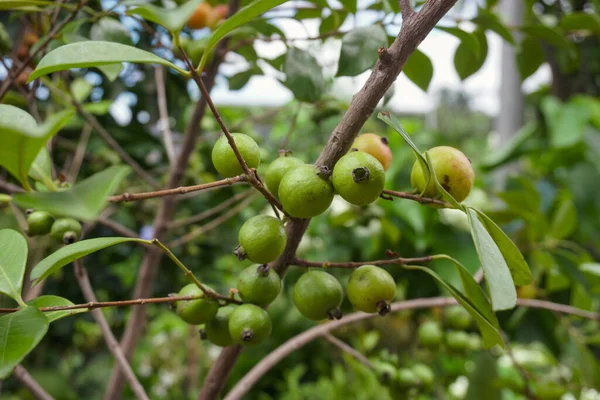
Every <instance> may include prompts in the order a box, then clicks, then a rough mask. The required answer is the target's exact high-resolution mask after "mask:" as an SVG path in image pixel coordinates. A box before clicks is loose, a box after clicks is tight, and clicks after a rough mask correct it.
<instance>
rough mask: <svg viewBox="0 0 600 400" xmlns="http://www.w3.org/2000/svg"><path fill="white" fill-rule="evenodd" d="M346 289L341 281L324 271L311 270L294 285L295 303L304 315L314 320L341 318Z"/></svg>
mask: <svg viewBox="0 0 600 400" xmlns="http://www.w3.org/2000/svg"><path fill="white" fill-rule="evenodd" d="M343 299H344V290H343V289H342V285H341V284H340V282H339V281H338V280H337V279H335V277H333V275H331V274H328V273H327V272H323V271H310V272H307V273H305V274H304V275H302V276H301V277H300V279H298V282H296V286H295V287H294V304H295V305H296V308H297V309H298V311H300V313H302V315H304V316H305V317H306V318H308V319H312V320H313V321H319V320H322V319H325V318H329V319H333V318H337V319H340V318H341V316H342V313H341V311H340V308H339V307H340V305H341V304H342V300H343Z"/></svg>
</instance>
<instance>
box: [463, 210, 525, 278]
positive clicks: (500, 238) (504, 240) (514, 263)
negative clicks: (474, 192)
mask: <svg viewBox="0 0 600 400" xmlns="http://www.w3.org/2000/svg"><path fill="white" fill-rule="evenodd" d="M471 211H474V212H475V213H477V215H478V216H479V221H481V224H482V225H483V226H484V227H485V229H486V230H487V232H488V233H489V235H490V236H491V237H492V239H493V241H494V242H495V243H496V246H497V247H498V249H499V250H500V252H501V253H502V256H503V258H504V260H505V263H506V264H507V266H508V269H509V270H510V274H511V276H512V279H513V281H514V284H515V285H518V286H521V285H529V284H530V283H531V282H533V278H532V276H531V270H530V269H529V265H527V261H525V258H523V254H521V252H520V251H519V249H518V247H517V246H516V245H515V244H514V243H513V241H512V240H510V238H509V237H508V236H506V233H504V232H503V231H502V229H500V227H499V226H498V225H496V223H495V222H494V221H492V220H491V218H490V217H488V216H487V215H485V214H484V213H483V212H481V211H479V210H477V209H474V208H471ZM484 272H485V270H484Z"/></svg>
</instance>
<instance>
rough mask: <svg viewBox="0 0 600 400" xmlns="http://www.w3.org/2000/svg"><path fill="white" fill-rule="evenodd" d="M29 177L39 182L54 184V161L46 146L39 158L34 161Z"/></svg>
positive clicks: (41, 150)
mask: <svg viewBox="0 0 600 400" xmlns="http://www.w3.org/2000/svg"><path fill="white" fill-rule="evenodd" d="M29 176H30V177H31V178H32V179H35V180H36V181H38V182H43V183H51V182H52V160H51V159H50V153H49V152H48V149H47V148H46V147H45V146H44V147H42V148H41V149H40V152H39V153H38V155H37V157H36V158H35V160H33V164H31V167H30V168H29Z"/></svg>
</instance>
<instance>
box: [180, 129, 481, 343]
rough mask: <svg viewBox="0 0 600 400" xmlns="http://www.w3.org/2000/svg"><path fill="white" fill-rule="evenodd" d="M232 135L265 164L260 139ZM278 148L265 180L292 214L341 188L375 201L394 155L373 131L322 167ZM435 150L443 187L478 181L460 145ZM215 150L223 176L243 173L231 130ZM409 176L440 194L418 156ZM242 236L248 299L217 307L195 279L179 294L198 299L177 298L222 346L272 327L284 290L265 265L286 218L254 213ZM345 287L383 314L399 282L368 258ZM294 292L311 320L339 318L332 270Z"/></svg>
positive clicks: (279, 243)
mask: <svg viewBox="0 0 600 400" xmlns="http://www.w3.org/2000/svg"><path fill="white" fill-rule="evenodd" d="M231 136H232V139H233V140H234V142H235V144H236V147H237V149H238V150H239V153H240V155H241V156H242V158H243V159H244V160H245V162H246V164H247V166H248V167H249V168H257V167H258V165H259V164H260V148H259V146H258V144H257V143H256V142H255V141H254V140H253V139H252V138H251V137H249V136H247V135H244V134H242V133H233V134H232V135H231ZM280 155H281V157H279V158H278V159H276V160H275V161H274V162H273V163H271V165H270V166H269V167H268V169H267V171H266V176H265V181H266V185H267V188H268V189H269V191H271V193H272V194H273V195H274V196H275V197H277V198H279V200H280V201H281V204H282V206H283V209H284V210H285V211H286V212H287V213H288V214H289V215H290V216H292V217H294V218H312V217H315V216H317V215H319V214H322V213H323V212H325V211H326V210H327V209H328V208H329V206H330V204H331V202H332V201H333V197H334V195H335V194H338V195H340V196H341V197H342V198H343V199H345V200H346V201H348V202H349V203H351V204H354V205H366V204H369V203H372V202H374V201H375V200H377V198H378V197H379V196H380V194H381V193H382V191H383V188H384V184H385V171H386V170H387V169H388V168H389V166H390V164H391V161H392V153H391V151H390V148H389V146H388V143H387V140H386V139H385V138H380V137H379V136H378V135H376V134H372V133H369V134H364V135H360V136H359V137H357V139H356V140H355V141H354V143H353V145H352V151H350V152H349V153H348V154H346V155H344V156H343V157H341V158H340V160H339V161H338V162H337V163H336V164H335V166H334V168H333V171H329V169H328V168H326V167H324V166H316V165H309V164H305V163H304V162H303V161H301V160H300V159H298V158H295V157H292V156H291V153H290V152H288V151H282V152H280ZM430 155H431V159H432V162H433V163H434V170H435V171H436V175H438V176H441V177H443V178H442V181H443V185H444V188H445V189H446V190H447V191H448V192H450V193H452V194H453V195H454V196H455V198H456V199H457V200H458V201H462V200H463V199H464V198H465V197H466V195H467V194H468V192H469V191H470V189H471V187H472V185H473V170H472V168H471V165H470V161H469V160H468V159H467V158H466V157H465V156H464V154H462V153H461V152H460V151H458V150H456V149H453V148H449V147H440V148H434V149H431V150H430ZM211 157H212V162H213V165H214V166H215V168H216V170H217V171H218V172H219V173H220V174H222V175H224V176H225V177H233V176H236V175H240V174H242V173H243V172H244V171H243V169H242V167H241V166H240V164H239V162H238V159H237V157H236V154H235V152H234V150H233V148H232V147H231V146H230V144H229V141H228V139H227V137H226V136H221V137H220V138H219V139H218V140H217V142H216V143H215V146H214V148H213V150H212V155H211ZM411 181H412V183H413V185H414V186H415V187H416V189H417V190H419V191H421V192H424V193H426V194H430V195H431V196H435V197H438V198H439V193H437V191H436V188H435V186H432V185H431V184H429V186H427V181H426V178H425V174H424V173H423V171H422V169H421V165H420V164H419V163H415V166H414V167H413V173H412V176H411ZM426 186H427V187H426ZM238 242H239V246H238V247H237V248H236V249H235V254H236V255H237V256H238V258H239V259H240V260H243V259H248V260H250V261H252V262H254V263H256V264H259V265H254V266H251V267H248V268H246V269H245V270H244V271H243V272H242V273H241V274H240V277H239V280H238V284H237V293H238V294H239V296H240V297H241V299H242V300H243V302H244V304H242V305H239V306H234V305H229V306H227V307H222V308H219V303H218V302H217V300H215V299H212V298H209V297H206V296H205V295H204V294H203V292H202V290H201V289H200V288H198V287H197V286H195V285H194V284H190V285H187V286H186V287H184V288H183V289H182V290H181V292H180V293H179V295H180V296H191V295H194V296H198V299H195V300H191V301H187V302H179V303H178V304H177V313H178V314H179V315H180V316H181V318H182V319H183V320H184V321H186V322H188V323H190V324H194V325H198V324H205V328H204V330H203V332H204V334H205V337H206V338H208V339H209V340H210V341H212V342H213V343H214V344H216V345H219V346H229V345H231V344H233V343H240V344H245V345H257V344H260V343H262V342H263V341H264V340H265V339H266V338H267V337H268V336H269V335H270V333H271V328H272V324H271V320H270V318H269V315H268V314H267V312H266V311H265V310H264V307H266V306H268V305H269V304H270V303H271V302H272V301H273V300H275V298H276V297H277V296H278V295H279V292H280V290H281V279H280V277H279V275H278V274H277V273H276V272H275V271H274V270H272V269H270V268H269V267H268V265H267V264H268V263H270V262H272V261H274V260H275V259H277V258H278V257H279V256H280V255H281V254H282V253H283V252H284V250H285V247H286V243H287V237H286V230H285V226H284V222H283V221H281V220H280V219H278V218H275V217H271V216H266V215H259V216H255V217H252V218H250V219H249V220H248V221H246V222H245V223H244V224H243V226H242V227H241V229H240V231H239V234H238ZM346 294H347V296H348V299H349V300H350V302H351V303H352V304H353V305H354V307H355V308H357V309H358V310H361V311H364V312H367V313H379V314H381V315H385V314H386V313H387V312H389V311H390V302H391V301H392V300H393V299H394V297H395V295H396V282H395V281H394V279H393V277H392V276H391V275H390V274H389V273H388V272H387V271H385V270H384V269H382V268H379V267H377V266H374V265H363V266H361V267H359V268H357V269H355V270H354V271H353V272H352V274H351V276H350V279H349V281H348V285H347V287H346ZM293 297H294V304H295V306H296V308H297V309H298V310H299V311H300V313H302V314H303V315H304V316H305V317H307V318H309V319H311V320H322V319H326V318H329V319H334V318H338V319H339V318H341V311H340V308H339V307H340V305H341V304H342V301H343V297H344V290H343V288H342V285H341V284H340V282H339V281H338V280H337V279H336V278H335V277H333V276H332V275H331V274H329V273H327V272H324V271H319V270H313V271H309V272H307V273H305V274H303V275H302V276H301V277H300V279H298V282H297V283H296V286H295V287H294V295H293Z"/></svg>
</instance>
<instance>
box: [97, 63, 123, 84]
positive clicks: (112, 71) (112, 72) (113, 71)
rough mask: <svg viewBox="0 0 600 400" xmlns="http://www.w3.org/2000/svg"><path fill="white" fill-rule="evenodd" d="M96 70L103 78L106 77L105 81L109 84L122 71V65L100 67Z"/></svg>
mask: <svg viewBox="0 0 600 400" xmlns="http://www.w3.org/2000/svg"><path fill="white" fill-rule="evenodd" d="M98 69H99V70H100V72H102V73H103V74H104V76H106V79H108V80H109V81H110V82H114V81H115V79H117V78H118V77H119V74H120V73H121V71H122V70H123V64H107V65H101V66H99V67H98Z"/></svg>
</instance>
